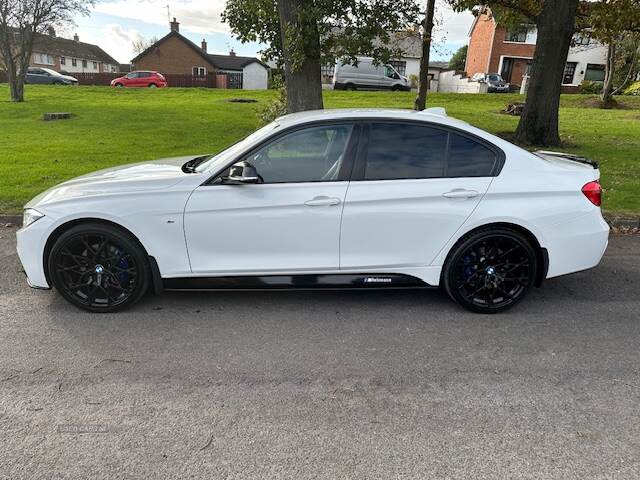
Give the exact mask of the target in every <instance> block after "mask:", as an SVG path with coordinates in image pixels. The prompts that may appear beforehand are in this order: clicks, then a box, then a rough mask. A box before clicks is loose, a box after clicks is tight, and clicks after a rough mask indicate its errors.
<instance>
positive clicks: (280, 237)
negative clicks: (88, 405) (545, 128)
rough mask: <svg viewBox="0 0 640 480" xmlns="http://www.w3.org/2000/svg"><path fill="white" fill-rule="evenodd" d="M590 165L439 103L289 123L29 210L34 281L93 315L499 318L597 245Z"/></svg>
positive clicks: (600, 245) (596, 190)
mask: <svg viewBox="0 0 640 480" xmlns="http://www.w3.org/2000/svg"><path fill="white" fill-rule="evenodd" d="M599 176H600V172H599V170H598V167H597V165H596V164H595V163H593V162H591V161H589V160H586V159H584V158H581V157H575V156H571V155H566V154H560V153H552V152H537V153H530V152H528V151H526V150H523V149H521V148H519V147H517V146H515V145H513V144H511V143H509V142H507V141H505V140H502V139H500V138H498V137H495V136H493V135H491V134H488V133H486V132H484V131H482V130H479V129H477V128H474V127H472V126H470V125H468V124H467V123H464V122H462V121H459V120H455V119H453V118H450V117H447V115H446V114H445V112H444V110H442V109H429V110H426V111H424V112H420V113H417V112H412V111H402V110H325V111H316V112H304V113H299V114H293V115H287V116H284V117H281V118H279V119H278V120H276V121H275V122H273V123H271V124H269V125H267V126H265V127H264V128H261V129H260V130H258V131H256V132H254V133H253V134H251V135H249V136H248V137H246V138H245V139H244V140H242V141H240V142H238V143H236V144H235V145H233V146H231V147H230V148H228V149H227V150H224V151H223V152H221V153H218V154H217V155H202V156H197V157H193V156H192V157H184V158H172V159H167V160H159V161H155V162H144V163H138V164H133V165H127V166H123V167H118V168H111V169H108V170H102V171H99V172H96V173H93V174H90V175H85V176H82V177H78V178H76V179H73V180H70V181H67V182H64V183H62V184H60V185H58V186H56V187H54V188H51V189H50V190H47V191H46V192H44V193H42V194H40V195H38V196H37V197H36V198H34V199H33V200H32V201H31V202H29V203H28V204H27V205H26V207H25V212H24V224H23V227H22V229H21V230H19V231H18V253H19V256H20V259H21V262H22V265H23V267H24V270H25V272H26V274H27V277H28V281H29V284H30V285H31V286H33V287H36V288H45V289H46V288H50V287H52V286H53V287H55V289H56V290H57V291H58V292H59V293H60V294H61V295H62V296H63V297H64V298H66V299H67V300H68V301H70V302H71V303H73V304H74V305H76V306H78V307H80V308H83V309H85V310H89V311H92V312H109V311H114V310H118V309H122V308H125V307H128V306H130V305H132V304H134V303H135V302H137V301H138V300H140V298H141V297H142V296H143V295H144V294H145V293H146V292H148V291H154V292H156V293H157V292H160V291H161V290H163V289H170V290H176V289H188V290H201V289H252V288H257V289H269V288H273V289H285V288H398V287H400V288H427V287H437V286H441V287H443V288H444V289H445V290H446V292H447V293H448V294H449V295H450V296H451V298H452V299H453V300H455V301H456V302H458V303H459V304H460V305H462V306H463V307H465V308H467V309H470V310H472V311H475V312H482V313H493V312H499V311H503V310H505V309H507V308H509V307H511V306H513V305H514V304H516V303H518V302H519V301H520V300H522V299H523V298H524V297H525V295H526V294H527V292H528V291H529V290H530V289H531V288H532V287H533V286H540V285H541V284H542V282H543V280H545V279H546V278H551V277H557V276H559V275H564V274H567V273H572V272H577V271H579V270H584V269H588V268H591V267H594V266H596V265H597V264H598V262H599V261H600V259H601V257H602V255H603V253H604V251H605V248H606V246H607V241H608V235H609V227H608V226H607V223H606V222H605V221H604V220H603V218H602V215H601V212H600V201H601V189H600V184H599V182H598V180H599Z"/></svg>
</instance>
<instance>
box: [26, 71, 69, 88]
mask: <svg viewBox="0 0 640 480" xmlns="http://www.w3.org/2000/svg"><path fill="white" fill-rule="evenodd" d="M25 80H26V83H30V84H46V85H78V79H77V78H75V77H71V76H69V75H63V74H62V73H59V72H56V71H55V70H51V69H50V68H40V67H29V68H28V69H27V75H26V77H25Z"/></svg>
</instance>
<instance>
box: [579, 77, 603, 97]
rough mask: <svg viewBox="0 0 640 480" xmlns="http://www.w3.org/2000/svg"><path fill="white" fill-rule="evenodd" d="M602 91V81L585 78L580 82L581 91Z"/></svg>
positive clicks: (590, 92)
mask: <svg viewBox="0 0 640 480" xmlns="http://www.w3.org/2000/svg"><path fill="white" fill-rule="evenodd" d="M600 92H602V82H592V81H590V80H583V81H582V83H581V84H580V93H588V94H598V93H600Z"/></svg>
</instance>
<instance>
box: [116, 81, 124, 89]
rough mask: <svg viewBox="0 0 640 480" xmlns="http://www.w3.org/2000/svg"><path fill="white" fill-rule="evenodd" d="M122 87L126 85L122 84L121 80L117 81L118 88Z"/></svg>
mask: <svg viewBox="0 0 640 480" xmlns="http://www.w3.org/2000/svg"><path fill="white" fill-rule="evenodd" d="M122 87H124V85H123V84H121V83H120V82H118V83H116V88H122Z"/></svg>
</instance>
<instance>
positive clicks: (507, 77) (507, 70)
mask: <svg viewBox="0 0 640 480" xmlns="http://www.w3.org/2000/svg"><path fill="white" fill-rule="evenodd" d="M500 76H501V77H502V79H503V80H504V81H505V82H506V83H511V77H512V76H513V58H504V59H503V60H502V71H501V72H500Z"/></svg>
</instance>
